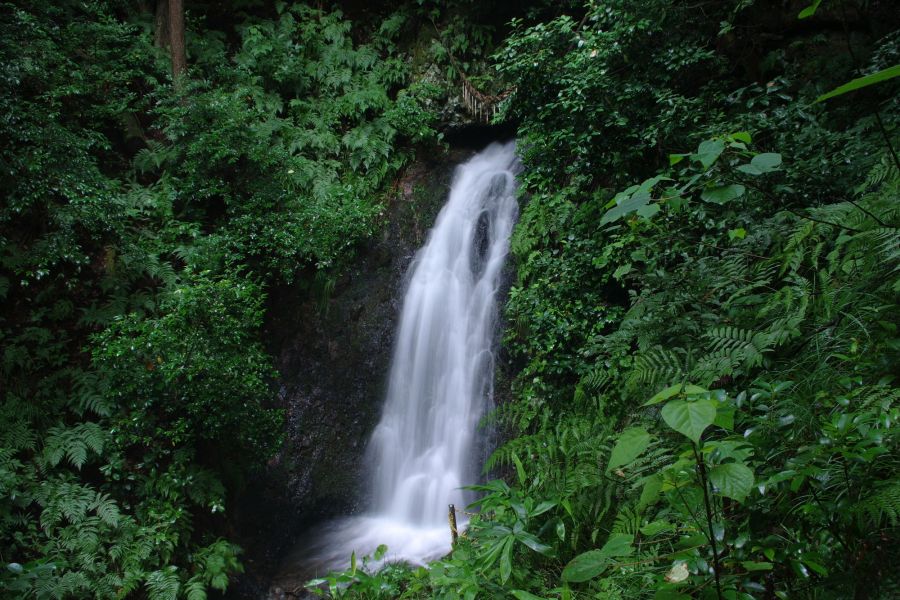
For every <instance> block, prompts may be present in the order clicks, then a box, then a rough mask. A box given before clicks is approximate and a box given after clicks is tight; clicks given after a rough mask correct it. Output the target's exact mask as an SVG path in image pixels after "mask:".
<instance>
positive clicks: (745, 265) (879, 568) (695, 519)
mask: <svg viewBox="0 0 900 600" xmlns="http://www.w3.org/2000/svg"><path fill="white" fill-rule="evenodd" d="M149 4H152V3H148V5H146V6H145V5H144V3H131V2H125V1H124V0H113V1H110V2H100V1H94V0H88V1H76V0H60V1H57V2H52V3H44V2H19V1H6V2H0V58H2V61H0V64H2V67H0V73H2V81H3V85H2V88H0V106H2V114H3V120H2V123H0V139H2V140H3V142H2V145H0V166H2V174H0V187H2V194H3V202H2V205H0V299H2V301H3V309H2V312H0V340H2V355H0V394H2V398H0V423H2V425H0V563H2V564H0V567H2V568H0V595H2V596H3V597H6V596H10V597H38V598H80V597H96V598H112V597H149V598H153V599H162V598H182V597H187V598H191V599H196V598H203V597H205V596H206V594H207V593H208V592H209V591H211V590H224V589H225V588H226V587H227V586H228V584H229V581H231V580H232V578H233V576H234V575H236V574H238V573H240V572H241V570H242V566H241V561H240V549H239V548H238V547H237V546H236V545H235V544H234V542H233V540H232V539H230V538H229V535H228V533H229V532H228V530H229V527H228V523H227V519H226V517H225V516H223V513H224V515H227V509H228V505H229V501H230V500H231V499H232V498H233V496H234V494H235V493H237V492H238V491H239V490H240V489H241V487H242V486H243V485H244V483H245V481H246V480H247V477H248V474H249V473H251V472H252V471H253V470H254V469H257V468H259V467H260V466H261V465H263V464H264V463H265V461H266V460H267V458H268V457H270V456H271V455H272V453H273V452H274V451H275V450H276V449H277V447H278V444H279V442H280V440H279V438H280V431H281V430H282V428H281V418H282V417H281V413H280V411H279V410H278V408H277V406H276V402H275V399H274V394H273V391H272V390H273V386H272V382H273V380H275V379H276V378H277V374H276V373H275V372H274V369H273V366H272V359H271V358H270V357H269V356H268V354H267V353H266V351H265V348H264V346H263V344H262V340H260V335H259V333H260V327H261V323H262V321H263V319H264V316H265V315H264V301H265V297H266V292H267V290H268V289H270V287H271V286H272V285H276V284H279V283H288V282H289V283H292V284H293V285H298V286H315V285H320V284H321V281H322V280H323V279H327V278H328V277H329V276H330V275H331V274H333V273H335V272H337V271H338V270H339V269H340V268H341V267H342V266H343V265H346V264H348V263H349V262H350V261H352V260H353V254H354V249H355V247H356V245H357V244H358V243H359V242H360V241H361V240H363V239H365V238H366V237H367V236H370V235H371V234H372V233H374V232H375V231H377V230H378V228H379V227H380V226H381V224H382V219H383V211H384V205H385V198H386V195H387V194H388V193H389V186H390V184H391V182H392V180H393V178H394V177H395V175H396V174H397V173H399V172H400V169H401V168H402V167H403V165H404V164H405V163H406V162H408V160H409V159H410V158H411V157H412V156H413V151H414V148H415V145H416V144H419V143H422V142H427V143H432V142H433V141H434V140H435V139H436V138H437V134H436V132H435V127H436V126H437V125H436V118H437V114H436V107H437V102H436V99H439V98H440V97H441V95H442V94H444V95H446V94H447V93H448V91H451V90H455V82H454V81H453V77H454V76H455V73H456V69H457V68H463V69H465V70H466V71H467V72H468V73H469V75H470V76H471V78H472V79H473V81H475V82H476V83H478V84H479V85H483V86H484V87H485V88H486V89H487V88H492V90H493V91H500V90H504V89H509V90H513V93H511V94H509V95H508V96H507V97H506V100H505V101H504V104H503V106H502V113H501V115H500V117H499V118H500V119H502V120H508V121H511V122H514V123H515V124H516V126H517V128H518V139H519V148H520V153H521V155H522V159H523V163H524V166H525V170H524V173H523V176H522V181H521V185H522V191H523V199H522V206H523V210H522V217H521V221H520V223H519V225H518V226H517V229H516V232H515V235H514V239H513V243H512V254H513V257H514V260H515V262H516V267H517V280H516V281H515V283H514V285H513V288H512V290H511V291H510V295H509V301H508V305H507V307H506V321H507V323H508V329H507V331H506V335H505V349H506V352H507V353H508V354H509V361H508V362H509V367H510V370H511V371H512V374H513V379H514V381H513V393H512V399H511V400H510V401H509V402H507V403H505V404H503V405H502V406H500V407H499V409H498V411H497V414H496V423H497V426H498V427H499V428H500V429H501V430H502V432H503V434H504V439H505V440H506V442H505V443H504V444H503V445H502V446H501V447H499V448H498V449H497V450H496V452H495V453H494V455H493V456H492V457H491V459H490V461H489V463H488V465H486V472H488V473H490V474H491V476H492V477H494V478H496V479H494V480H492V481H490V482H489V483H487V484H485V485H484V486H481V487H480V488H479V489H480V490H481V491H482V492H483V497H482V499H481V500H480V501H479V503H478V505H477V506H476V507H474V508H477V509H479V510H480V513H481V514H480V516H479V517H476V518H475V519H474V520H473V522H472V524H471V526H470V529H469V531H468V532H467V534H466V535H465V536H464V537H463V538H462V539H461V541H460V543H459V545H458V546H457V547H456V549H455V550H454V552H453V553H452V555H450V556H448V557H447V558H446V559H444V560H442V561H438V562H437V563H435V564H433V565H432V566H431V568H430V569H409V568H407V567H404V566H400V565H394V566H389V567H387V568H386V569H384V570H382V571H381V572H379V573H378V574H370V573H367V572H365V571H363V570H361V569H357V568H356V565H354V568H353V569H351V570H350V571H347V572H345V573H339V574H335V575H333V576H332V577H330V578H327V579H326V580H325V581H323V582H322V584H323V585H322V587H321V588H320V591H321V593H327V594H331V595H333V596H336V597H342V596H349V597H360V598H395V597H405V598H426V597H437V598H457V597H462V598H494V597H497V598H502V597H515V598H518V599H519V600H535V599H541V598H544V599H547V598H561V599H569V598H608V599H614V598H623V599H632V598H658V599H661V600H665V599H671V600H679V599H687V598H715V599H717V600H721V599H723V598H727V599H729V600H731V599H741V600H743V599H750V598H758V599H768V598H821V599H831V598H834V599H838V598H889V597H894V596H896V595H897V593H898V590H900V581H898V578H897V574H896V572H895V571H896V569H894V568H893V567H894V565H896V564H897V563H898V562H900V551H898V549H897V548H898V542H900V536H898V525H900V522H898V521H900V479H898V475H897V473H898V467H900V461H898V458H897V450H898V448H897V447H898V436H897V428H896V423H897V420H898V417H900V414H898V410H900V409H898V406H897V400H898V396H900V393H898V389H897V382H896V371H897V358H898V351H900V336H898V332H897V324H898V323H900V311H898V306H897V294H898V292H900V283H898V282H900V279H898V265H900V262H898V260H900V234H898V229H897V227H898V226H900V208H898V204H897V198H898V191H900V163H898V158H897V151H898V149H900V134H898V130H897V125H896V124H897V122H898V117H900V101H898V94H897V92H898V81H900V79H896V78H893V79H892V78H890V77H889V76H890V75H891V74H896V71H897V65H898V63H900V27H898V18H900V15H898V14H897V13H896V7H895V6H894V5H893V4H894V3H892V2H889V1H878V0H815V1H812V2H809V1H807V2H780V1H775V0H728V1H725V2H699V3H686V2H683V1H681V0H602V1H600V0H591V1H574V0H573V1H571V2H563V3H557V2H531V3H522V5H521V6H518V7H511V6H509V5H507V3H502V2H496V3H492V2H473V1H472V2H470V1H466V2H452V3H451V2H438V1H435V0H416V1H415V2H409V3H398V4H397V6H390V7H387V8H384V7H380V5H378V7H376V8H373V9H372V10H373V11H375V12H373V13H371V14H369V13H367V16H368V17H370V18H369V19H368V20H365V19H364V20H363V22H360V23H356V24H355V25H354V24H352V23H351V21H350V20H349V19H347V18H345V17H344V15H343V14H342V13H341V12H340V11H339V10H337V9H338V8H339V7H334V9H333V10H332V9H328V10H325V9H323V8H322V6H321V4H322V3H310V4H315V7H313V6H307V5H306V4H303V3H296V4H292V3H284V2H272V3H263V2H254V1H252V0H228V1H227V2H218V3H213V2H204V1H200V0H198V1H197V2H191V1H188V2H187V3H186V4H187V12H186V17H187V34H186V36H185V41H186V46H187V52H186V58H187V70H186V71H185V72H181V71H180V70H179V68H178V67H177V61H176V63H174V64H173V61H172V59H173V57H174V56H175V55H176V54H177V49H176V48H174V47H173V48H171V49H170V48H169V47H168V46H169V44H168V43H167V41H166V36H165V35H161V34H160V32H161V31H162V30H164V29H165V27H162V28H161V27H160V18H159V17H160V15H161V14H163V13H162V12H161V8H160V7H161V6H163V5H166V2H157V3H156V6H150V5H149ZM179 4H181V3H180V2H171V3H169V6H175V5H179ZM338 4H340V3H338ZM346 4H347V7H346V8H347V10H348V11H350V10H351V9H356V10H361V9H359V7H358V6H357V4H358V3H352V2H347V3H346ZM394 9H396V11H394ZM373 15H374V17H373ZM169 17H171V15H169ZM375 17H377V18H375ZM510 18H512V21H511V22H509V19H510ZM162 25H163V26H164V25H165V22H163V23H162ZM170 26H172V25H171V23H170ZM426 29H427V33H425V30H426ZM435 36H439V37H440V38H441V41H442V43H440V44H437V43H434V42H433V38H434V37H435ZM170 50H171V51H170ZM448 51H449V52H448ZM432 64H434V65H437V66H438V67H439V68H438V69H430V70H429V65H432ZM489 67H493V70H491V69H489ZM173 68H174V72H175V73H177V76H174V77H173V75H172V73H173ZM435 70H437V71H438V72H439V74H438V76H437V77H431V76H430V75H429V77H423V76H422V74H423V73H431V75H433V71H435ZM878 74H880V75H878ZM867 76H868V79H863V80H862V81H860V82H858V84H857V85H855V86H853V87H856V88H858V89H855V90H853V91H850V92H848V93H844V94H841V95H837V96H834V97H832V98H829V99H827V100H824V101H817V99H818V98H819V97H820V96H821V95H822V94H824V93H826V92H828V91H829V90H832V89H834V88H837V87H838V86H840V85H842V84H845V83H847V82H848V81H851V80H854V79H856V78H865V77H867ZM866 83H868V84H870V85H863V84H866ZM441 85H443V86H444V89H441V88H440V86H441ZM451 85H452V86H453V87H450V86H451Z"/></svg>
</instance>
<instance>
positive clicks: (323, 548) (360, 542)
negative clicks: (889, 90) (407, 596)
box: [276, 515, 465, 587]
mask: <svg viewBox="0 0 900 600" xmlns="http://www.w3.org/2000/svg"><path fill="white" fill-rule="evenodd" d="M458 526H459V528H460V531H461V530H463V529H464V528H465V522H463V521H460V522H459V523H458ZM381 544H384V545H385V546H387V551H386V552H385V553H384V556H382V558H381V559H380V560H378V561H375V560H371V559H369V560H368V561H367V567H368V568H378V567H380V566H382V565H384V564H390V563H406V564H410V565H416V566H419V565H425V564H427V563H428V562H430V561H433V560H437V559H439V558H441V557H442V556H445V555H447V554H448V553H449V552H450V527H449V525H444V526H443V527H416V526H413V525H410V524H409V523H406V522H404V521H402V520H399V519H396V518H391V517H387V516H381V517H379V516H370V515H363V516H357V517H345V518H342V519H335V520H333V521H328V522H326V523H322V524H321V525H319V526H318V527H316V528H315V529H313V530H311V531H310V532H309V534H308V535H307V536H306V537H305V538H304V539H303V540H301V541H300V543H299V544H298V545H297V546H296V547H295V548H294V550H293V551H292V552H291V554H290V555H289V556H288V557H287V558H286V559H285V561H284V563H283V566H282V568H281V569H280V573H279V576H278V577H277V578H276V579H277V580H278V581H280V582H281V583H282V586H283V587H284V585H285V583H286V582H292V583H293V584H294V585H298V586H302V584H303V583H305V582H306V581H309V580H310V579H314V578H316V577H322V576H324V575H326V574H327V573H329V572H331V571H335V570H339V569H346V568H347V567H349V566H350V555H351V553H355V554H356V556H357V560H358V561H359V564H362V560H363V558H364V557H371V556H374V554H375V552H376V550H377V549H378V546H380V545H381Z"/></svg>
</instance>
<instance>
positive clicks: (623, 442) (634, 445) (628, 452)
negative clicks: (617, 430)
mask: <svg viewBox="0 0 900 600" xmlns="http://www.w3.org/2000/svg"><path fill="white" fill-rule="evenodd" d="M649 445H650V434H649V433H647V430H646V429H644V428H643V427H632V428H631V429H626V430H625V431H623V432H622V434H621V435H620V436H619V439H618V441H616V445H615V446H614V447H613V449H612V452H611V453H610V455H609V464H608V465H607V466H606V472H607V473H608V472H610V471H611V470H612V469H615V468H616V467H621V466H622V465H628V464H631V463H632V462H633V461H634V459H636V458H637V457H638V456H640V455H641V453H642V452H643V451H644V450H646V449H647V447H648V446H649Z"/></svg>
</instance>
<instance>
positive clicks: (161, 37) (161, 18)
mask: <svg viewBox="0 0 900 600" xmlns="http://www.w3.org/2000/svg"><path fill="white" fill-rule="evenodd" d="M153 45H154V46H156V47H157V48H168V47H169V0H156V13H155V17H154V20H153Z"/></svg>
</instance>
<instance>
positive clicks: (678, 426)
mask: <svg viewBox="0 0 900 600" xmlns="http://www.w3.org/2000/svg"><path fill="white" fill-rule="evenodd" d="M662 418H663V420H664V421H665V422H666V424H667V425H668V426H669V427H671V428H672V429H674V430H675V431H677V432H678V433H680V434H682V435H684V436H686V437H687V438H689V439H690V440H691V441H693V442H694V443H695V444H696V443H698V442H699V441H700V436H701V435H703V432H704V431H705V430H706V428H707V427H709V426H710V425H712V423H713V421H715V419H716V405H715V404H714V403H713V401H712V400H710V399H708V398H701V399H700V400H696V401H694V402H686V401H684V400H672V401H671V402H669V403H668V404H666V405H665V406H664V407H663V409H662Z"/></svg>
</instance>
